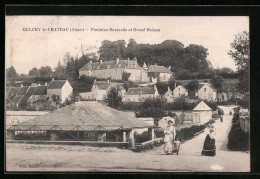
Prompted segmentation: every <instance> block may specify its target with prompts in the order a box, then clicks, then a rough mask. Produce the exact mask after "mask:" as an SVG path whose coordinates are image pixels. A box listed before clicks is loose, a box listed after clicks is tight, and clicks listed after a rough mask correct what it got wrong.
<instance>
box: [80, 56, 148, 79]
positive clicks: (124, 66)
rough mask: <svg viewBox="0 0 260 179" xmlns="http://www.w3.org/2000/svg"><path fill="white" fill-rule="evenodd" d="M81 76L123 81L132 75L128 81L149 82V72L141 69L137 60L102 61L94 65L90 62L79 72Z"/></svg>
mask: <svg viewBox="0 0 260 179" xmlns="http://www.w3.org/2000/svg"><path fill="white" fill-rule="evenodd" d="M79 75H80V76H83V75H86V76H92V77H97V78H106V79H114V80H122V79H123V77H124V75H130V76H129V78H128V80H129V81H134V82H148V80H149V78H148V75H147V71H145V70H144V69H143V68H142V67H140V66H139V65H138V63H137V59H136V58H134V59H133V60H130V59H129V58H128V59H127V60H120V59H119V58H117V59H116V60H111V61H104V62H103V61H102V60H100V62H96V63H92V61H90V62H89V63H87V64H86V65H85V66H83V67H82V68H81V69H80V70H79Z"/></svg>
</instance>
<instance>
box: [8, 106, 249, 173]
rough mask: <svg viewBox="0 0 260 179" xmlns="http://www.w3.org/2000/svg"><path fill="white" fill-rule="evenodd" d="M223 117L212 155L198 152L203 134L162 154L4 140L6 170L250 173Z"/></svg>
mask: <svg viewBox="0 0 260 179" xmlns="http://www.w3.org/2000/svg"><path fill="white" fill-rule="evenodd" d="M224 109H225V111H227V112H228V111H229V110H230V109H229V108H227V107H224ZM225 114H226V113H225ZM223 119H224V121H223V122H220V121H216V122H215V124H214V125H215V127H216V129H217V137H216V147H217V154H216V156H215V157H208V156H201V154H200V153H201V150H202V146H203V142H204V139H205V136H206V134H204V133H201V134H200V135H198V136H196V137H195V138H193V139H191V140H189V141H186V142H185V143H184V144H182V146H181V149H180V153H179V155H178V156H177V155H164V154H163V152H162V150H163V146H160V147H157V148H154V149H153V150H149V151H146V152H142V153H135V152H132V151H130V150H123V149H117V148H95V147H88V146H70V145H34V144H18V143H7V146H6V148H7V163H6V164H7V171H78V172H249V171H250V154H249V153H246V152H233V151H228V150H227V148H226V144H227V136H228V133H229V131H230V127H231V120H232V116H231V115H228V113H227V114H226V115H224V118H223Z"/></svg>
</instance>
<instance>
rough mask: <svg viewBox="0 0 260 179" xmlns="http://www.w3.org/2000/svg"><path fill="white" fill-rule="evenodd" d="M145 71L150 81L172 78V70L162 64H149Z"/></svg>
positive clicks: (162, 80)
mask: <svg viewBox="0 0 260 179" xmlns="http://www.w3.org/2000/svg"><path fill="white" fill-rule="evenodd" d="M147 72H148V75H149V77H150V82H166V81H170V79H171V78H173V72H172V71H171V70H169V69H167V68H166V67H164V66H158V65H150V66H149V67H148V68H147Z"/></svg>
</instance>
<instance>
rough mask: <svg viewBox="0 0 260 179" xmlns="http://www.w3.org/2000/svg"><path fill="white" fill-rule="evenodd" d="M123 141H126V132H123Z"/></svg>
mask: <svg viewBox="0 0 260 179" xmlns="http://www.w3.org/2000/svg"><path fill="white" fill-rule="evenodd" d="M123 142H126V132H125V131H124V132H123Z"/></svg>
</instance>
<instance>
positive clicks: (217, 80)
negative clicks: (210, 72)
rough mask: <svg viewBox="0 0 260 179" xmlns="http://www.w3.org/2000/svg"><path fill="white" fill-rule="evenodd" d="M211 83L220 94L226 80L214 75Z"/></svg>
mask: <svg viewBox="0 0 260 179" xmlns="http://www.w3.org/2000/svg"><path fill="white" fill-rule="evenodd" d="M210 83H211V84H212V85H213V86H214V88H216V89H217V91H218V92H222V91H223V83H224V79H223V78H222V77H221V76H219V75H214V76H213V77H212V78H211V79H210Z"/></svg>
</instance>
